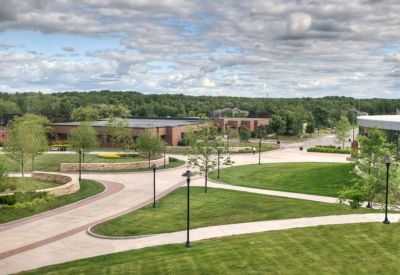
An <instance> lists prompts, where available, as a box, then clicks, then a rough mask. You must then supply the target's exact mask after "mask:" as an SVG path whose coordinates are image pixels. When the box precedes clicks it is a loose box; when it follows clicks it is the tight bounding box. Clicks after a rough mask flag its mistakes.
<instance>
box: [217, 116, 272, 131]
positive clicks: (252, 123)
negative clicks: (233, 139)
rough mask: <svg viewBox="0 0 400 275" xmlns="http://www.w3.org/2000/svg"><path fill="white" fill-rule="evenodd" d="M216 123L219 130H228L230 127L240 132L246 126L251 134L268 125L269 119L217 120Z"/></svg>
mask: <svg viewBox="0 0 400 275" xmlns="http://www.w3.org/2000/svg"><path fill="white" fill-rule="evenodd" d="M214 122H215V124H216V125H217V127H218V129H219V130H223V129H226V127H227V126H228V125H229V126H230V127H231V128H233V129H237V130H239V131H240V129H242V127H243V126H246V127H247V128H248V129H249V130H250V131H251V132H255V131H257V129H258V127H260V126H265V125H268V124H269V118H216V119H214Z"/></svg>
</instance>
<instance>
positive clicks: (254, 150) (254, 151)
mask: <svg viewBox="0 0 400 275" xmlns="http://www.w3.org/2000/svg"><path fill="white" fill-rule="evenodd" d="M252 150H253V155H255V154H256V151H257V150H256V147H254V146H253V149H252Z"/></svg>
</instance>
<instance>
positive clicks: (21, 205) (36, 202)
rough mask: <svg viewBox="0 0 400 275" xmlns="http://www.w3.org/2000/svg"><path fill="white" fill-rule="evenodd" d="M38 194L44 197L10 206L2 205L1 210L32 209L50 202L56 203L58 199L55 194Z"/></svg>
mask: <svg viewBox="0 0 400 275" xmlns="http://www.w3.org/2000/svg"><path fill="white" fill-rule="evenodd" d="M38 194H42V195H40V196H38V197H36V198H34V199H33V200H30V201H25V202H17V203H15V204H13V205H8V204H5V205H0V209H21V208H27V207H32V206H39V205H43V204H46V203H48V202H51V201H54V200H56V198H57V197H56V196H55V195H53V194H46V193H38ZM43 194H44V195H43ZM13 196H14V195H13Z"/></svg>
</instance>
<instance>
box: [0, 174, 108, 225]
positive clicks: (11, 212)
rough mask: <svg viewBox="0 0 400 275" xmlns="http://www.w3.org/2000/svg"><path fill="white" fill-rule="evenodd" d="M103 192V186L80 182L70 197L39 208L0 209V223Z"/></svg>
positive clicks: (67, 196) (95, 183)
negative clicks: (78, 188)
mask: <svg viewBox="0 0 400 275" xmlns="http://www.w3.org/2000/svg"><path fill="white" fill-rule="evenodd" d="M103 191H104V185H102V184H101V183H98V182H95V181H91V180H81V189H80V190H79V191H78V192H76V193H74V194H71V195H66V196H61V197H58V198H57V199H56V200H55V201H51V202H48V203H46V204H43V205H39V206H31V207H27V208H19V209H0V223H6V222H10V221H14V220H18V219H21V218H25V217H29V216H32V215H35V214H39V213H42V212H45V211H48V210H52V209H55V208H58V207H61V206H64V205H67V204H70V203H73V202H76V201H79V200H82V199H85V198H88V197H91V196H94V195H96V194H98V193H101V192H103Z"/></svg>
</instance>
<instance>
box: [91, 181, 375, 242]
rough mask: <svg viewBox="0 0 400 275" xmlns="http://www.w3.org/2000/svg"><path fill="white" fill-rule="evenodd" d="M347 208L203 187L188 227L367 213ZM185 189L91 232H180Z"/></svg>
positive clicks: (194, 191) (195, 195)
mask: <svg viewBox="0 0 400 275" xmlns="http://www.w3.org/2000/svg"><path fill="white" fill-rule="evenodd" d="M369 212H370V210H367V209H357V210H354V209H351V208H350V207H349V206H346V205H339V204H328V203H320V202H313V201H306V200H297V199H289V198H282V197H274V196H265V195H260V194H252V193H246V192H239V191H232V190H223V189H213V188H209V192H208V193H207V194H205V193H204V189H203V187H192V188H191V226H192V227H193V228H194V227H203V226H211V225H220V224H230V223H239V222H251V221H261V220H277V219H290V218H300V217H312V216H324V215H334V214H337V215H340V214H352V213H369ZM185 215H186V189H185V188H178V189H177V190H175V191H173V192H172V193H170V194H168V195H167V196H166V197H164V198H162V199H160V200H159V201H158V202H157V207H156V208H153V207H152V205H148V206H146V207H144V208H142V209H139V210H136V211H134V212H131V213H129V214H126V215H123V216H121V217H118V218H115V219H113V220H110V221H107V222H105V223H102V224H99V225H97V226H95V227H94V228H93V232H95V233H98V234H101V235H109V236H131V235H144V234H153V233H161V232H173V231H178V230H183V229H185V228H186V227H185V226H186V216H185Z"/></svg>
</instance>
